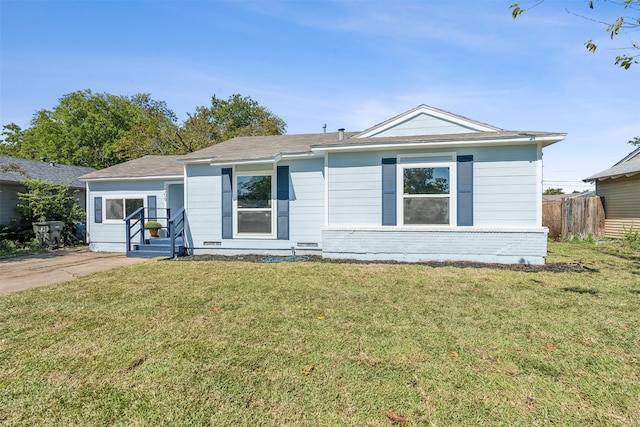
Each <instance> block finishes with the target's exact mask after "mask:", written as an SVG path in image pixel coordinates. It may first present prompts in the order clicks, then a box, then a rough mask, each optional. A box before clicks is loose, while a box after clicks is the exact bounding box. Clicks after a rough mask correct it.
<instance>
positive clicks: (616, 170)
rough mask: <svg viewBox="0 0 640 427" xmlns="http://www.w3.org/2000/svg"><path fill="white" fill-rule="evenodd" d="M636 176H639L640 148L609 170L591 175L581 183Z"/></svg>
mask: <svg viewBox="0 0 640 427" xmlns="http://www.w3.org/2000/svg"><path fill="white" fill-rule="evenodd" d="M636 174H640V147H638V148H636V149H635V150H633V151H632V152H631V153H629V154H628V155H626V156H625V157H624V158H623V159H622V160H620V161H619V162H618V163H616V164H615V165H613V166H612V167H610V168H609V169H605V170H603V171H602V172H599V173H597V174H595V175H591V176H590V177H588V178H585V179H583V181H585V182H593V181H596V180H597V181H604V180H606V179H616V178H620V177H623V176H627V177H629V176H633V175H636Z"/></svg>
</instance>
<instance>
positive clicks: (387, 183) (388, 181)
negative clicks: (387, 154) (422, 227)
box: [382, 158, 397, 225]
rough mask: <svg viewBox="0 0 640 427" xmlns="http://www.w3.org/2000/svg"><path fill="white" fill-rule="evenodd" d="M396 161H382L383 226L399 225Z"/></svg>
mask: <svg viewBox="0 0 640 427" xmlns="http://www.w3.org/2000/svg"><path fill="white" fill-rule="evenodd" d="M396 163H397V161H396V159H395V158H388V159H382V225H397V214H396V210H397V208H396V206H397V204H396V191H397V188H396V179H397V178H396Z"/></svg>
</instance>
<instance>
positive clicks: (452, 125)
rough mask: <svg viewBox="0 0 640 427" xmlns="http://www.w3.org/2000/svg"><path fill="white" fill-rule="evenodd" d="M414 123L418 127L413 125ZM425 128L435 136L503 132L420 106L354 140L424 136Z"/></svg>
mask: <svg viewBox="0 0 640 427" xmlns="http://www.w3.org/2000/svg"><path fill="white" fill-rule="evenodd" d="M421 116H422V117H421ZM414 122H415V124H416V125H412V123H414ZM425 126H427V127H428V128H430V130H431V132H433V134H445V133H469V132H496V131H501V130H503V129H501V128H498V127H495V126H491V125H489V124H486V123H482V122H478V121H476V120H472V119H469V118H467V117H464V116H460V115H458V114H453V113H450V112H448V111H445V110H441V109H439V108H435V107H431V106H429V105H426V104H420V105H418V106H417V107H415V108H412V109H411V110H409V111H406V112H404V113H402V114H399V115H397V116H395V117H392V118H390V119H388V120H385V121H384V122H382V123H378V124H377V125H375V126H373V127H370V128H369V129H366V130H365V131H363V132H361V133H359V134H358V135H356V136H354V138H371V137H380V136H397V135H399V134H402V135H405V136H409V135H418V134H422V135H424V134H425ZM413 128H415V129H416V131H415V133H412V132H413V131H412V129H413ZM427 134H429V133H427Z"/></svg>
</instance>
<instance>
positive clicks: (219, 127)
mask: <svg viewBox="0 0 640 427" xmlns="http://www.w3.org/2000/svg"><path fill="white" fill-rule="evenodd" d="M285 131H286V123H285V122H284V120H282V119H281V118H280V117H278V116H276V115H275V114H273V113H272V112H271V111H269V110H268V109H267V108H266V107H264V106H262V105H260V104H259V103H258V102H257V101H254V100H253V99H251V98H250V97H243V96H241V95H237V94H236V95H232V96H231V97H229V99H227V100H224V99H219V98H217V97H216V96H215V95H214V96H213V97H212V98H211V105H208V106H200V107H196V109H195V112H193V113H188V114H187V119H186V120H185V121H184V122H183V123H178V119H177V116H176V114H175V113H174V112H173V111H172V110H171V109H169V107H168V106H167V104H166V102H164V101H157V100H154V99H152V98H151V96H150V95H149V94H137V95H133V96H118V95H111V94H108V93H93V92H92V91H91V90H89V89H87V90H83V91H76V92H73V93H70V94H67V95H64V96H63V97H62V98H60V100H59V103H58V105H56V106H55V107H54V108H53V109H51V110H46V109H43V110H39V111H37V112H36V113H35V114H34V115H33V118H32V119H31V122H30V124H29V127H28V128H26V129H21V128H20V126H18V125H17V124H15V123H9V124H6V125H4V126H3V129H2V139H1V140H0V154H5V155H10V156H14V157H20V158H24V159H33V160H37V159H40V158H41V157H46V158H48V159H51V160H55V161H56V162H58V163H62V164H68V165H76V166H91V167H94V168H97V169H101V168H105V167H109V166H113V165H115V164H118V163H122V162H125V161H128V160H131V159H135V158H138V157H142V156H145V155H150V154H153V155H169V154H186V153H190V152H193V151H197V150H200V149H202V148H206V147H208V146H211V145H214V144H217V143H219V142H222V141H225V140H227V139H231V138H234V137H236V136H260V135H282V134H284V133H285Z"/></svg>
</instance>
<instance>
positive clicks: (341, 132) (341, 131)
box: [338, 128, 344, 141]
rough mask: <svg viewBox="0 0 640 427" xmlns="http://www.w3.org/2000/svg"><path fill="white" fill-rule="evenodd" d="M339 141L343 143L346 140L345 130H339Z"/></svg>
mask: <svg viewBox="0 0 640 427" xmlns="http://www.w3.org/2000/svg"><path fill="white" fill-rule="evenodd" d="M338 139H339V140H340V141H342V140H343V139H344V128H340V129H338Z"/></svg>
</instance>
